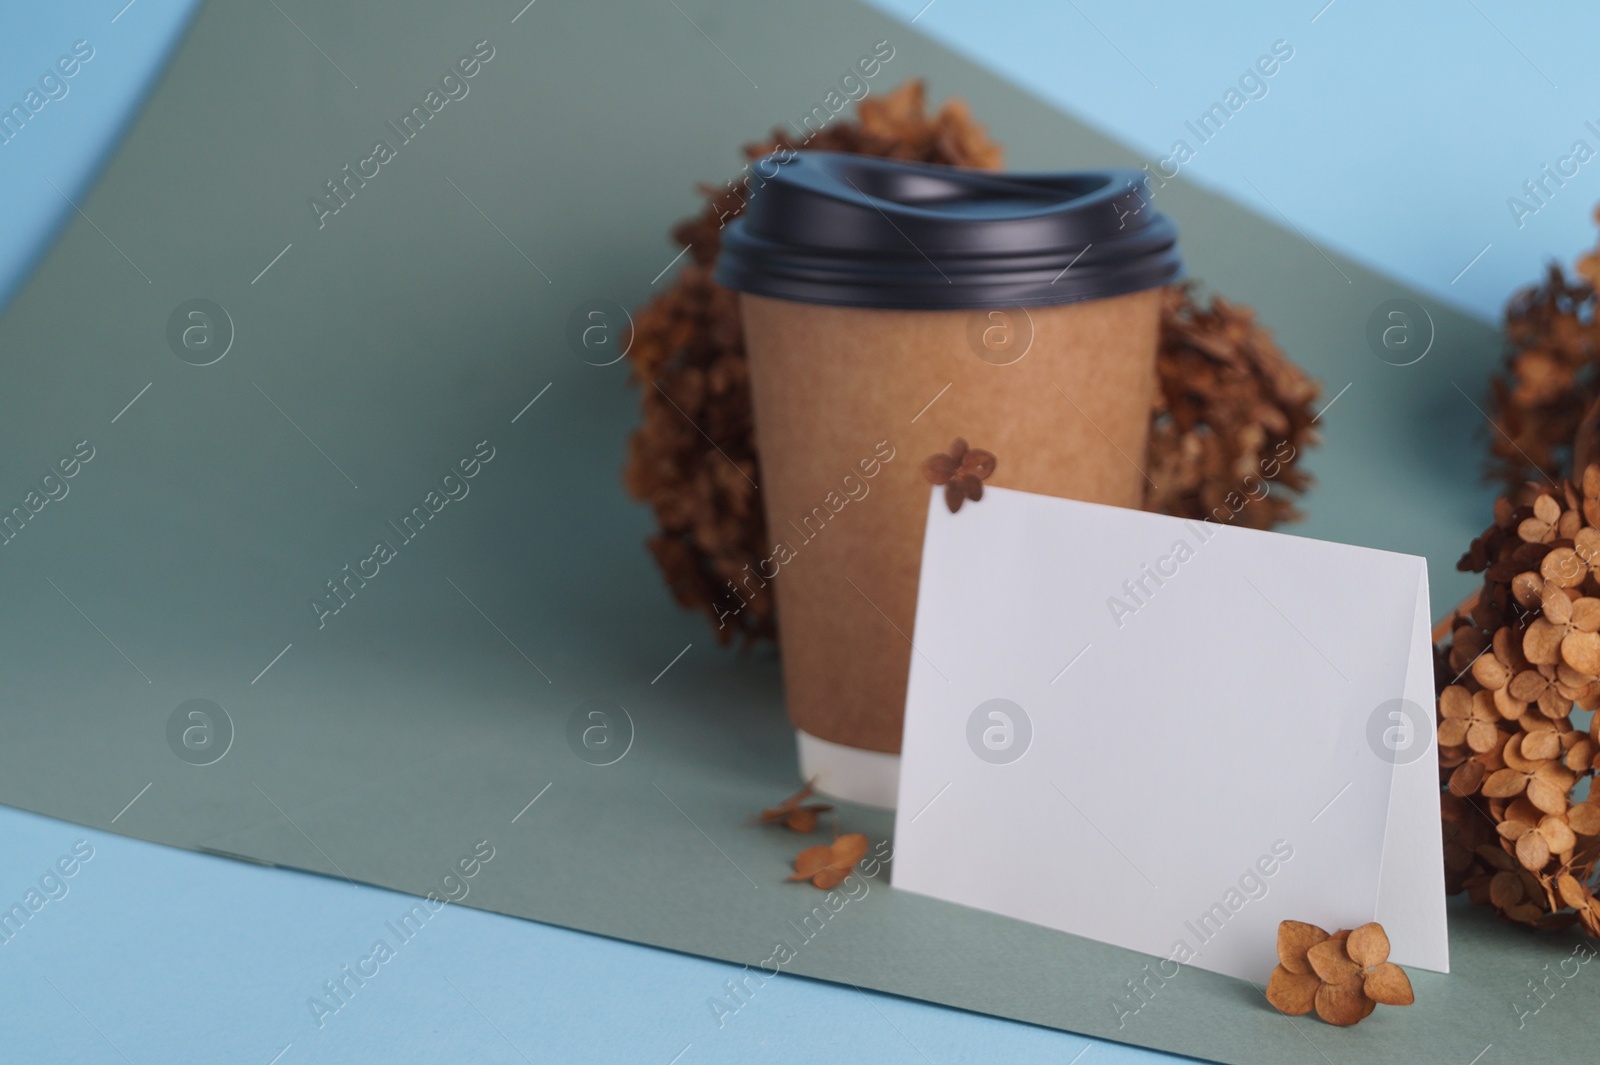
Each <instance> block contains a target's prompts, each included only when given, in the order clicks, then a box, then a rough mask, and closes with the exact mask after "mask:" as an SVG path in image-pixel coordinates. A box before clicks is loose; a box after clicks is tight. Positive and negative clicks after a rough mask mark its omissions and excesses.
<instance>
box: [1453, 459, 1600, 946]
mask: <svg viewBox="0 0 1600 1065" xmlns="http://www.w3.org/2000/svg"><path fill="white" fill-rule="evenodd" d="M1458 565H1459V568H1460V569H1463V570H1468V571H1472V572H1481V573H1483V574H1484V581H1483V586H1482V588H1480V589H1479V590H1478V592H1477V593H1475V594H1474V595H1473V596H1472V597H1471V598H1469V599H1468V600H1467V601H1466V602H1465V603H1463V604H1462V605H1461V606H1459V607H1457V608H1456V610H1455V611H1454V612H1453V613H1452V614H1451V616H1450V617H1449V618H1447V619H1446V620H1445V621H1444V622H1441V623H1440V626H1439V629H1437V630H1435V631H1436V635H1439V634H1443V633H1448V635H1447V636H1446V637H1445V639H1444V642H1443V643H1441V644H1440V645H1439V646H1438V647H1437V648H1436V663H1435V675H1436V679H1437V683H1438V689H1439V702H1438V715H1439V716H1438V723H1439V766H1440V773H1441V779H1442V780H1443V781H1444V783H1445V785H1446V787H1445V794H1444V796H1443V817H1444V834H1445V882H1446V888H1447V890H1449V891H1451V892H1457V891H1463V890H1465V891H1466V892H1467V893H1468V895H1469V896H1470V897H1471V898H1472V899H1473V901H1475V902H1477V903H1480V904H1483V905H1489V906H1493V907H1494V908H1495V909H1496V910H1498V911H1499V912H1500V913H1501V914H1502V915H1503V916H1505V917H1506V918H1507V919H1509V920H1512V921H1516V922H1519V923H1522V924H1527V925H1534V926H1537V927H1563V926H1567V925H1571V924H1573V923H1575V922H1576V923H1581V924H1582V926H1583V927H1584V929H1585V930H1587V931H1588V933H1589V934H1590V935H1592V936H1600V899H1596V898H1595V885H1594V877H1595V868H1596V862H1597V859H1600V795H1596V794H1592V793H1591V794H1590V795H1589V796H1588V798H1587V799H1586V800H1585V801H1583V802H1577V801H1576V798H1575V795H1576V792H1577V790H1578V788H1579V787H1580V785H1581V784H1582V783H1583V782H1584V781H1586V780H1589V781H1592V780H1593V778H1594V777H1595V774H1596V770H1597V769H1600V715H1596V716H1595V717H1594V718H1592V719H1591V721H1590V723H1589V726H1588V729H1587V730H1583V729H1580V728H1579V727H1578V725H1577V724H1576V722H1575V721H1574V714H1575V713H1577V712H1581V711H1592V710H1594V709H1595V707H1597V706H1600V466H1590V467H1589V468H1588V469H1587V470H1585V471H1584V474H1583V478H1582V481H1581V483H1580V484H1577V485H1574V484H1571V483H1567V484H1563V485H1560V486H1556V485H1550V484H1543V485H1541V484H1529V485H1527V486H1526V487H1525V488H1524V489H1523V490H1522V491H1520V492H1519V493H1517V495H1516V496H1515V497H1514V498H1510V499H1500V500H1499V501H1497V502H1496V503H1495V508H1494V524H1493V525H1491V526H1490V527H1489V528H1488V530H1487V531H1485V532H1484V534H1483V535H1482V536H1480V537H1478V538H1477V539H1476V540H1474V541H1473V542H1472V546H1471V548H1470V549H1469V550H1468V551H1467V553H1466V555H1465V556H1463V557H1462V559H1461V561H1460V563H1459V564H1458Z"/></svg>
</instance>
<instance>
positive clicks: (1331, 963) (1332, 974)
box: [1306, 932, 1361, 984]
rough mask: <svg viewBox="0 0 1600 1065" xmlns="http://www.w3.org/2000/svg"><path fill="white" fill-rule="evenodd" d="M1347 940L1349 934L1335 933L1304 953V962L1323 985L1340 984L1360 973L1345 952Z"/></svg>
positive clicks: (1359, 968) (1359, 967) (1357, 966)
mask: <svg viewBox="0 0 1600 1065" xmlns="http://www.w3.org/2000/svg"><path fill="white" fill-rule="evenodd" d="M1349 938H1350V933H1349V932H1335V933H1334V934H1333V935H1331V936H1329V937H1328V938H1327V939H1325V940H1323V941H1322V942H1321V943H1318V944H1317V945H1316V946H1314V947H1312V948H1311V949H1310V950H1308V951H1306V960H1307V961H1309V962H1310V963H1311V969H1312V971H1313V972H1315V973H1316V974H1317V975H1318V976H1319V977H1321V978H1322V982H1323V983H1326V984H1342V983H1344V982H1345V981H1346V980H1349V979H1350V978H1351V977H1352V976H1354V975H1355V974H1356V973H1358V972H1360V970H1361V966H1359V965H1357V964H1356V963H1355V961H1353V960H1352V959H1351V957H1350V955H1349V954H1348V953H1347V952H1346V951H1345V942H1346V941H1347V940H1348V939H1349Z"/></svg>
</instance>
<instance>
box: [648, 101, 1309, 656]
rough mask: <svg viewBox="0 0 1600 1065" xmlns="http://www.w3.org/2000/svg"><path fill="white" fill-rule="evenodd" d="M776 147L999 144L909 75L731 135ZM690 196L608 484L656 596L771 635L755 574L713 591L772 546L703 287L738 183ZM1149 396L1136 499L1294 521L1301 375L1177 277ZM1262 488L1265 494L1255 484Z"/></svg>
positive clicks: (723, 631) (728, 342)
mask: <svg viewBox="0 0 1600 1065" xmlns="http://www.w3.org/2000/svg"><path fill="white" fill-rule="evenodd" d="M779 148H809V149H818V150H826V151H835V152H854V153H858V154H862V155H875V156H884V157H888V158H892V159H907V160H914V161H921V162H928V163H946V164H949V165H952V166H968V167H979V168H984V169H995V168H997V167H999V166H1000V158H1001V153H1000V148H999V146H998V145H996V144H995V143H994V142H993V141H991V140H990V139H989V137H988V134H987V133H985V132H984V130H983V127H982V126H980V125H979V124H978V123H977V122H975V121H974V120H973V119H972V116H971V115H970V113H969V112H968V110H967V107H966V105H965V104H964V103H962V102H961V101H959V100H947V101H945V102H944V104H942V105H941V106H940V107H939V109H938V110H937V111H936V112H935V113H933V114H931V115H930V114H929V113H928V110H927V105H926V100H925V97H924V92H923V86H922V83H921V82H920V81H910V82H907V83H906V84H904V85H902V86H900V87H899V88H898V89H896V90H894V91H893V92H891V93H887V94H885V95H883V96H871V97H868V98H866V99H864V100H862V101H861V104H860V108H859V114H858V117H857V119H856V120H855V121H854V122H850V121H845V120H843V119H842V118H841V119H840V120H837V121H835V122H834V123H832V124H831V125H829V126H827V127H826V128H824V129H823V130H821V131H820V132H819V133H816V134H814V135H813V136H811V137H810V138H809V139H807V140H806V141H804V142H803V143H802V142H797V141H796V140H795V139H794V137H793V136H792V135H791V133H790V132H789V131H787V130H784V129H782V128H780V129H776V130H774V131H773V133H772V135H771V136H770V137H769V138H768V139H767V140H765V141H760V142H756V143H753V144H748V145H746V146H745V149H744V152H745V155H746V156H747V157H748V158H750V159H757V158H760V157H761V156H763V155H766V154H767V153H769V152H771V151H774V150H777V149H779ZM702 192H703V193H704V194H705V196H706V200H707V203H706V206H705V208H704V210H702V211H701V212H700V214H699V215H697V216H696V217H694V218H691V219H689V220H687V221H685V222H683V223H681V224H680V225H678V226H677V227H676V228H675V229H674V230H673V232H672V236H673V238H674V240H676V241H677V242H678V243H679V244H680V245H683V246H686V247H687V248H688V250H689V261H688V262H687V263H686V264H685V265H684V267H683V268H682V270H680V272H679V273H678V275H677V278H676V280H675V281H673V282H672V285H671V287H670V289H669V290H668V291H667V292H666V293H665V294H664V295H662V296H661V297H659V298H657V299H656V300H654V301H653V302H651V303H650V304H649V305H648V306H646V307H644V308H642V309H641V310H640V311H639V312H637V313H636V314H635V316H634V318H635V326H634V331H633V339H632V343H631V345H630V346H629V349H628V358H629V359H630V360H631V363H632V372H633V378H634V380H635V381H636V382H638V383H639V384H640V385H641V386H642V388H641V391H642V398H641V406H642V408H643V418H642V422H641V424H640V426H639V428H638V430H637V431H636V432H635V433H634V435H633V439H632V441H631V443H630V448H629V457H628V463H627V466H626V468H625V470H624V474H623V477H624V481H625V483H626V485H627V488H628V491H629V492H630V493H632V495H633V496H634V498H636V499H640V500H643V501H645V502H647V503H649V504H650V506H651V508H652V509H654V511H655V514H656V520H657V522H658V524H659V526H660V530H659V532H658V533H657V534H656V535H655V536H653V537H651V539H650V541H649V546H650V551H651V553H652V554H653V555H654V556H655V559H656V562H657V564H658V565H660V567H661V570H662V572H663V573H664V574H665V576H666V579H667V584H668V587H669V588H670V589H671V590H672V593H673V595H674V596H675V597H676V598H677V599H678V601H679V602H680V603H681V604H683V605H684V606H685V607H688V608H690V609H692V610H699V611H701V612H703V613H705V614H706V616H707V617H709V618H712V619H716V618H718V617H719V616H722V615H729V616H731V617H732V618H733V623H732V624H729V625H727V626H724V627H721V628H719V629H718V632H717V638H718V639H719V640H721V641H722V642H728V641H731V640H732V639H733V638H734V634H735V633H736V632H737V633H739V634H741V635H742V636H743V637H744V638H745V639H746V640H747V641H749V640H759V639H775V638H776V637H777V624H776V618H775V612H774V604H773V599H772V589H771V587H770V586H768V585H762V586H761V587H758V588H755V589H753V590H747V593H746V594H752V595H753V598H752V599H751V600H750V602H749V603H748V604H747V605H743V606H742V607H740V609H737V610H734V609H733V608H734V607H735V606H738V605H739V604H738V603H737V602H736V601H735V597H734V595H733V593H732V591H730V582H733V581H737V580H738V579H739V577H740V576H741V574H743V573H744V572H745V570H746V568H747V567H753V566H755V565H756V564H757V563H758V562H759V561H760V560H762V559H764V558H766V557H767V555H768V553H769V552H770V551H771V549H772V544H771V540H770V538H769V537H768V534H767V527H766V518H765V516H764V514H763V513H762V509H761V499H760V497H759V495H758V494H757V489H756V486H757V485H758V484H760V482H761V470H760V461H759V458H758V456H757V453H756V446H755V434H754V427H753V425H752V420H751V405H750V383H749V375H748V368H747V365H746V362H745V351H744V335H743V331H742V329H741V327H740V322H739V303H738V298H737V295H736V294H735V293H733V292H731V291H729V290H728V289H725V288H723V287H721V286H720V285H718V284H716V283H715V282H714V281H712V279H711V278H712V273H713V271H714V270H715V266H716V259H717V253H718V251H719V250H720V249H721V245H722V227H723V226H724V225H726V224H727V222H728V221H729V220H730V219H732V218H734V217H736V216H737V215H738V214H739V212H740V211H741V210H742V209H743V207H744V197H745V195H746V189H745V188H744V187H743V186H742V185H740V184H738V183H730V184H729V185H727V186H723V187H717V186H704V187H702ZM1156 365H1157V374H1158V377H1159V381H1160V387H1159V389H1158V390H1157V394H1156V395H1155V396H1154V397H1152V409H1151V427H1150V444H1149V448H1148V452H1147V454H1146V456H1145V459H1146V461H1145V463H1144V464H1143V465H1144V467H1145V469H1146V470H1147V471H1148V472H1149V474H1150V480H1152V481H1153V482H1154V483H1155V484H1156V485H1159V486H1160V487H1159V488H1151V489H1150V490H1149V491H1148V492H1147V494H1146V498H1145V503H1144V506H1145V509H1146V510H1152V511H1160V512H1162V513H1166V514H1174V515H1177V516H1179V517H1188V518H1205V517H1212V518H1214V519H1215V520H1217V521H1219V522H1224V523H1226V522H1235V523H1237V524H1240V525H1245V526H1248V527H1250V528H1257V529H1265V528H1270V527H1271V526H1272V525H1274V524H1276V523H1277V522H1279V521H1284V520H1287V519H1289V518H1292V517H1295V516H1296V515H1295V512H1294V506H1293V498H1294V496H1295V495H1296V494H1297V493H1299V492H1301V491H1303V490H1304V488H1305V487H1306V484H1307V482H1308V478H1307V477H1306V475H1305V474H1304V473H1303V472H1302V471H1301V470H1300V469H1299V468H1298V466H1297V463H1298V461H1299V457H1300V452H1301V450H1303V449H1304V448H1305V447H1306V446H1308V445H1310V444H1312V443H1314V442H1315V431H1314V429H1313V427H1312V424H1311V419H1312V417H1313V415H1312V412H1311V406H1310V404H1311V401H1312V400H1313V399H1314V398H1315V396H1316V394H1317V386H1316V384H1315V383H1314V382H1313V381H1311V380H1310V379H1309V378H1308V377H1306V375H1305V374H1304V373H1302V372H1301V371H1300V370H1299V368H1297V367H1296V366H1295V365H1294V364H1293V363H1291V362H1289V361H1288V360H1287V359H1286V358H1284V356H1283V353H1282V352H1281V351H1279V350H1278V347H1277V345H1276V344H1274V343H1273V342H1272V338H1271V336H1270V335H1269V334H1268V332H1267V331H1266V330H1265V329H1263V328H1262V327H1261V326H1260V325H1258V324H1257V323H1256V322H1255V319H1254V315H1253V314H1252V313H1251V312H1250V311H1249V309H1248V308H1245V307H1242V306H1239V305H1236V304H1231V303H1228V302H1226V301H1224V300H1222V299H1214V300H1213V301H1212V303H1211V306H1210V307H1209V308H1207V307H1203V306H1202V305H1201V304H1200V303H1198V302H1196V300H1195V299H1194V296H1193V292H1192V290H1191V289H1190V288H1189V287H1188V286H1174V287H1173V288H1171V289H1169V290H1168V292H1167V293H1166V297H1165V301H1164V303H1163V309H1162V322H1161V342H1160V349H1159V351H1158V353H1157V360H1156ZM1258 484H1270V485H1271V486H1272V487H1273V488H1276V489H1279V490H1278V491H1265V492H1263V491H1260V490H1259V489H1258V488H1257V487H1256V486H1257V485H1258Z"/></svg>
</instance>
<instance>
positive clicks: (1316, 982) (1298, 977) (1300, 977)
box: [1267, 965, 1322, 1017]
mask: <svg viewBox="0 0 1600 1065" xmlns="http://www.w3.org/2000/svg"><path fill="white" fill-rule="evenodd" d="M1321 986H1322V981H1321V980H1320V979H1318V978H1317V975H1316V974H1315V973H1311V972H1304V973H1295V972H1290V971H1289V970H1288V969H1286V968H1284V967H1283V966H1282V965H1279V966H1278V967H1277V968H1276V969H1273V970H1272V975H1271V976H1270V977H1268V978H1267V1001H1268V1002H1270V1003H1272V1005H1273V1006H1274V1007H1275V1008H1276V1009H1277V1010H1278V1011H1279V1012H1280V1013H1287V1014H1288V1015H1289V1016H1291V1017H1299V1016H1301V1015H1302V1014H1306V1013H1310V1012H1311V1008H1312V1007H1313V1006H1314V1005H1316V998H1317V989H1318V988H1320V987H1321Z"/></svg>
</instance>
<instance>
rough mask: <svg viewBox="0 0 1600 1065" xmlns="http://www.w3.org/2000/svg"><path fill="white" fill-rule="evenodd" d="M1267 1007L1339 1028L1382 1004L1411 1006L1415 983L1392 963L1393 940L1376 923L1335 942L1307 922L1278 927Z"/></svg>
mask: <svg viewBox="0 0 1600 1065" xmlns="http://www.w3.org/2000/svg"><path fill="white" fill-rule="evenodd" d="M1267 1001H1268V1002H1270V1003H1272V1005H1273V1006H1274V1007H1275V1008H1276V1009H1278V1010H1280V1011H1282V1012H1283V1013H1287V1014H1289V1015H1290V1016H1291V1017H1299V1016H1301V1015H1303V1014H1306V1013H1310V1012H1311V1011H1312V1010H1313V1009H1315V1010H1316V1011H1317V1016H1318V1017H1321V1018H1322V1019H1323V1020H1324V1021H1327V1022H1328V1023H1329V1024H1336V1025H1339V1026H1341V1027H1343V1026H1348V1025H1352V1024H1356V1023H1358V1022H1360V1021H1363V1020H1365V1019H1366V1018H1367V1017H1369V1016H1371V1015H1372V1010H1373V1008H1374V1007H1375V1006H1377V1005H1378V1004H1379V1003H1382V1004H1383V1005H1385V1006H1409V1005H1411V1003H1412V1002H1413V1001H1415V995H1414V994H1413V992H1412V990H1411V979H1410V977H1408V976H1406V974H1405V970H1404V969H1402V968H1400V966H1398V965H1396V964H1395V963H1394V962H1392V961H1390V960H1389V936H1388V934H1387V933H1385V932H1384V930H1383V926H1382V925H1381V924H1378V923H1377V922H1376V921H1372V922H1369V923H1367V924H1364V925H1362V926H1361V927H1360V928H1357V929H1355V930H1353V931H1339V932H1335V933H1333V934H1332V935H1331V936H1330V935H1329V934H1328V933H1327V932H1325V931H1324V930H1323V929H1321V928H1318V927H1317V926H1316V925H1314V924H1306V923H1305V922H1304V921H1281V922H1279V924H1278V967H1277V968H1276V969H1274V970H1272V976H1271V978H1270V979H1269V980H1268V981H1267Z"/></svg>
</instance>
